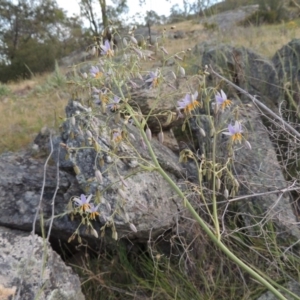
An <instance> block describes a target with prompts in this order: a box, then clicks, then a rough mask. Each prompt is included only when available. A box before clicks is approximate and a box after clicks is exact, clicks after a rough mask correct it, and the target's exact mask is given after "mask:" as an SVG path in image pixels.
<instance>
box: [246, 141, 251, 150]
mask: <svg viewBox="0 0 300 300" xmlns="http://www.w3.org/2000/svg"><path fill="white" fill-rule="evenodd" d="M245 146H246V148H247V149H249V150H251V149H252V147H251V144H250V143H249V142H248V141H245Z"/></svg>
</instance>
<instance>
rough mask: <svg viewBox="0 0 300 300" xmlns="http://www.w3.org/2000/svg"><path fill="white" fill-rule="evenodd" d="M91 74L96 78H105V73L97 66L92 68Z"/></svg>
mask: <svg viewBox="0 0 300 300" xmlns="http://www.w3.org/2000/svg"><path fill="white" fill-rule="evenodd" d="M90 74H91V76H92V77H94V78H96V79H97V78H100V77H102V76H103V74H104V73H103V72H102V71H101V70H100V69H99V68H98V67H97V66H92V67H91V69H90Z"/></svg>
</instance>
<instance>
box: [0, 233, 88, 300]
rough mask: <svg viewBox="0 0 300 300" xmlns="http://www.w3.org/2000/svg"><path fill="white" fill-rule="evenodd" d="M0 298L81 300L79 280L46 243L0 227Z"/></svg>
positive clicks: (82, 299) (82, 298)
mask: <svg viewBox="0 0 300 300" xmlns="http://www.w3.org/2000/svg"><path fill="white" fill-rule="evenodd" d="M0 245H1V246H0V247H1V251H0V265H1V268H0V282H1V284H0V298H1V299H5V300H6V299H8V298H6V297H5V298H4V296H5V293H6V295H7V296H9V294H8V292H10V294H14V295H15V297H14V299H22V300H32V299H40V300H75V299H76V300H84V299H85V297H84V295H83V294H82V292H81V288H80V286H81V283H80V281H79V278H78V276H77V275H75V273H74V272H73V270H72V269H71V268H70V267H67V266H66V265H65V263H64V262H63V261H62V259H61V257H60V256H59V255H58V254H57V253H56V252H54V251H53V250H52V249H51V247H50V245H49V243H48V242H47V241H46V240H44V239H42V238H41V237H38V236H37V235H35V234H30V233H26V232H23V231H19V230H11V229H8V228H4V227H0Z"/></svg>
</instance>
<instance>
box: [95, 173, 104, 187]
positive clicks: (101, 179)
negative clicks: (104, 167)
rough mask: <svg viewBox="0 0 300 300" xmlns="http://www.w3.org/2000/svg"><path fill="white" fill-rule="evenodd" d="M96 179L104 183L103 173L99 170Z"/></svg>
mask: <svg viewBox="0 0 300 300" xmlns="http://www.w3.org/2000/svg"><path fill="white" fill-rule="evenodd" d="M95 177H96V178H97V180H98V182H99V183H100V184H102V183H103V176H102V174H101V172H100V171H99V170H96V171H95Z"/></svg>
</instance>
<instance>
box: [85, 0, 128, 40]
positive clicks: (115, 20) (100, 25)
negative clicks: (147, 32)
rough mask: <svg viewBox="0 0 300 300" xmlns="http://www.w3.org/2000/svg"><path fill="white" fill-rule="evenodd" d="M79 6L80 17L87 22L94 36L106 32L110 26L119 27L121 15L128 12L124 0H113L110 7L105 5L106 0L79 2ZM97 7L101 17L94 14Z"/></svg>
mask: <svg viewBox="0 0 300 300" xmlns="http://www.w3.org/2000/svg"><path fill="white" fill-rule="evenodd" d="M79 5H80V10H81V15H82V16H83V17H85V18H86V19H87V20H88V22H89V24H90V29H91V31H92V33H93V34H94V35H99V34H100V32H101V31H104V30H107V29H108V28H109V26H110V24H114V25H115V26H117V25H121V23H122V19H121V16H122V14H123V13H126V12H128V6H127V1H126V0H114V1H112V5H107V3H106V0H80V2H79ZM97 6H98V7H100V10H101V17H100V16H98V15H97V13H96V11H97V9H95V8H96V7H97Z"/></svg>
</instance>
